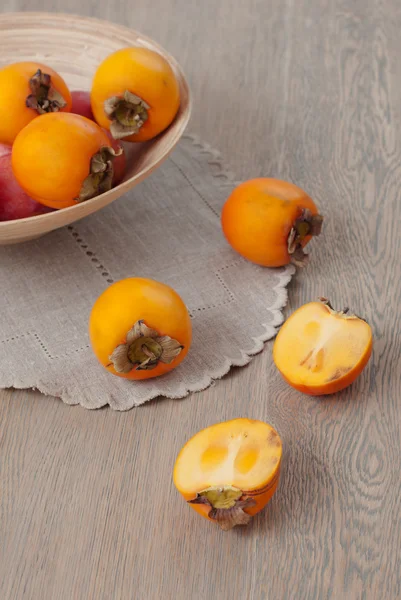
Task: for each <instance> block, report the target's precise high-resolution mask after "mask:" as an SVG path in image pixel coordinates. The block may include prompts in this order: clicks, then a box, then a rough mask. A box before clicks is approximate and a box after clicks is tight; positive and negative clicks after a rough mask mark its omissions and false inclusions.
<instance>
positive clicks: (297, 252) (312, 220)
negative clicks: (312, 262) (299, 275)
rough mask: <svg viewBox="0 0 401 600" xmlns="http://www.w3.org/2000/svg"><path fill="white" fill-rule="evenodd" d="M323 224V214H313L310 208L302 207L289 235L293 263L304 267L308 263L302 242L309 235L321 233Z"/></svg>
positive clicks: (289, 250)
mask: <svg viewBox="0 0 401 600" xmlns="http://www.w3.org/2000/svg"><path fill="white" fill-rule="evenodd" d="M322 225H323V217H322V215H313V214H312V212H311V211H310V210H309V209H308V208H303V209H302V211H301V214H300V216H299V217H298V218H297V219H296V221H295V222H294V224H293V226H292V228H291V231H290V233H289V236H288V254H290V255H291V262H292V263H293V264H295V265H296V266H298V267H304V266H305V265H306V264H307V263H308V255H307V254H306V253H305V252H304V250H303V248H302V242H303V240H304V239H305V238H306V237H308V236H317V235H320V232H321V231H322Z"/></svg>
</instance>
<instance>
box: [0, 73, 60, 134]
mask: <svg viewBox="0 0 401 600" xmlns="http://www.w3.org/2000/svg"><path fill="white" fill-rule="evenodd" d="M0 90H1V93H0V142H1V143H4V144H12V143H13V142H14V140H15V138H16V136H17V135H18V133H19V132H20V131H21V129H23V127H25V125H28V123H30V122H31V121H32V120H33V119H35V118H36V117H37V116H38V115H42V114H45V113H50V112H58V111H64V112H69V111H70V110H71V104H72V100H71V93H70V91H69V89H68V87H67V85H66V83H65V81H64V80H63V79H62V77H60V75H59V74H58V73H56V71H54V70H53V69H51V68H50V67H47V66H46V65H42V64H40V63H36V62H19V63H14V64H12V65H8V66H6V67H4V68H2V69H0Z"/></svg>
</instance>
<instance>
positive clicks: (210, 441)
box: [174, 419, 282, 531]
mask: <svg viewBox="0 0 401 600" xmlns="http://www.w3.org/2000/svg"><path fill="white" fill-rule="evenodd" d="M281 457H282V443H281V439H280V436H279V435H278V433H277V431H276V430H275V429H274V428H273V427H272V426H271V425H269V424H268V423H263V422H262V421H255V420H253V419H233V420H232V421H226V422H223V423H217V424H216V425H212V426H211V427H207V428H206V429H203V430H202V431H199V432H198V433H197V434H196V435H194V436H193V437H192V438H191V439H190V440H189V441H188V442H187V443H186V444H185V446H184V447H183V448H182V450H181V452H180V453H179V455H178V457H177V460H176V463H175V466H174V484H175V486H176V488H177V490H178V491H179V492H180V494H182V496H183V497H184V499H185V500H186V501H187V502H188V504H189V505H190V506H191V507H192V508H193V509H194V510H196V511H197V512H198V513H199V514H200V515H201V516H202V517H206V518H207V519H209V520H210V521H213V522H214V523H217V524H218V525H220V527H221V528H222V529H223V530H225V531H226V530H228V529H232V528H233V527H235V526H236V525H246V524H247V523H249V521H250V520H251V517H252V516H253V515H256V513H258V512H259V511H261V510H262V508H264V507H265V506H266V504H267V503H268V502H269V501H270V500H271V498H272V496H273V495H274V493H275V492H276V490H277V486H278V483H279V477H280V467H281Z"/></svg>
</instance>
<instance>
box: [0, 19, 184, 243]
mask: <svg viewBox="0 0 401 600" xmlns="http://www.w3.org/2000/svg"><path fill="white" fill-rule="evenodd" d="M46 17H47V18H48V19H49V20H55V21H59V22H63V23H64V24H65V22H66V21H70V22H71V23H72V24H73V23H74V22H80V23H85V22H86V23H91V24H99V25H104V26H107V27H108V28H110V27H113V28H114V29H115V30H116V31H118V32H119V33H122V34H124V33H125V34H126V35H127V36H129V35H132V34H134V36H135V38H136V41H138V40H141V41H144V42H145V43H149V44H150V45H151V46H152V48H155V49H156V50H159V51H160V53H161V54H162V55H163V56H164V57H166V58H167V59H168V61H169V63H170V64H171V65H172V66H173V68H174V71H175V72H176V73H177V74H178V75H179V79H180V87H184V89H185V91H186V96H187V106H186V108H185V113H183V114H182V115H181V118H182V128H181V130H178V131H177V132H176V134H175V136H174V137H173V138H172V139H171V141H170V144H169V148H168V149H167V150H166V152H165V153H164V154H163V156H161V157H160V158H159V159H156V160H154V161H153V162H152V163H151V164H150V165H149V166H147V167H146V168H143V169H141V170H140V171H138V172H137V173H135V175H133V176H132V177H130V178H129V179H126V180H125V181H122V182H121V183H120V184H118V185H117V186H115V187H114V188H112V190H113V191H114V190H118V189H119V188H126V190H125V191H128V190H129V189H130V188H131V187H132V186H130V183H132V182H133V181H137V180H139V181H138V183H140V181H141V180H142V177H143V175H144V173H145V172H146V173H147V174H149V175H150V174H151V173H152V172H153V171H154V170H155V169H156V168H157V167H158V166H159V165H160V164H161V163H162V162H163V161H164V160H165V159H166V158H167V157H168V156H169V154H170V153H171V152H172V151H173V150H174V148H175V146H176V145H177V143H178V142H179V140H180V138H181V137H182V134H183V131H184V130H185V129H186V127H187V125H188V122H189V120H190V118H191V114H192V106H193V102H192V94H191V89H190V86H189V84H188V80H187V78H186V76H185V73H184V70H183V69H182V67H181V65H180V63H179V62H178V61H177V60H176V58H174V56H173V55H172V54H170V53H169V52H168V51H167V50H166V49H165V48H164V47H163V46H162V45H161V44H159V43H158V42H156V41H155V40H153V38H151V37H149V36H147V35H145V34H142V33H141V32H139V31H137V30H136V29H133V28H131V27H127V26H125V25H120V24H118V23H114V22H113V21H108V20H107V19H99V18H97V17H87V16H82V15H78V14H74V13H71V14H70V13H59V12H58V13H50V12H47V11H33V12H22V11H19V12H6V13H1V14H0V26H1V25H2V22H5V23H6V24H7V25H9V24H10V23H11V24H14V25H15V24H16V22H17V21H20V22H21V21H25V20H29V19H43V18H46ZM0 33H1V31H0ZM133 45H135V44H133ZM174 120H175V119H174ZM173 123H174V121H173ZM169 127H170V126H169ZM168 129H169V128H167V129H166V130H165V131H163V132H162V133H161V134H159V135H160V136H161V135H163V134H164V133H165V132H166V131H168ZM158 137H159V136H157V137H156V138H154V139H153V140H149V141H148V142H144V143H145V144H147V143H152V142H153V141H154V140H157V138H158ZM112 190H108V191H107V192H104V193H103V194H99V195H98V196H95V197H94V198H91V199H90V200H85V202H84V203H83V202H80V203H78V204H75V205H74V206H68V207H66V208H61V209H56V210H54V211H51V212H49V213H45V214H42V215H35V216H32V217H24V218H22V219H10V220H7V221H0V235H1V233H2V232H5V230H6V229H7V228H14V227H15V226H16V225H18V226H19V225H21V226H23V225H25V224H28V223H29V224H31V223H32V222H35V223H36V224H39V223H43V224H45V223H47V221H52V220H53V221H54V219H55V217H56V215H60V219H62V216H65V217H66V219H68V223H72V222H73V221H74V219H73V218H72V216H73V214H74V211H76V212H77V213H78V214H77V220H79V219H81V218H82V215H80V214H79V212H80V207H82V205H83V204H85V206H92V205H93V204H96V203H97V202H99V199H102V198H104V197H105V196H106V195H107V194H109V193H110V192H111V191H112ZM124 193H125V192H124V191H123V192H122V194H121V195H123V194H124ZM111 202H112V201H111ZM66 224H67V223H66ZM63 225H64V223H61V224H60V225H59V226H61V227H62V226H63ZM57 228H58V227H57V226H56V227H54V228H52V229H57Z"/></svg>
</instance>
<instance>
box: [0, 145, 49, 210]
mask: <svg viewBox="0 0 401 600" xmlns="http://www.w3.org/2000/svg"><path fill="white" fill-rule="evenodd" d="M48 212H51V209H50V208H48V207H47V206H43V204H39V203H38V202H36V201H35V200H33V199H32V198H30V197H29V196H28V194H26V193H25V192H24V190H23V189H22V188H21V186H20V185H19V184H18V182H17V180H16V179H15V177H14V173H13V171H12V168H11V148H10V147H9V146H4V145H3V144H0V221H9V220H15V219H26V218H27V217H35V216H37V215H43V214H45V213H48Z"/></svg>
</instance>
